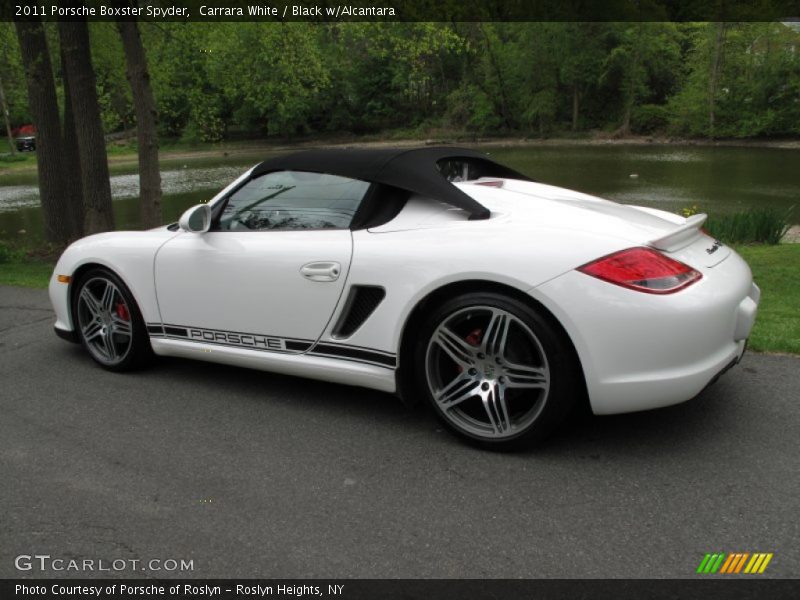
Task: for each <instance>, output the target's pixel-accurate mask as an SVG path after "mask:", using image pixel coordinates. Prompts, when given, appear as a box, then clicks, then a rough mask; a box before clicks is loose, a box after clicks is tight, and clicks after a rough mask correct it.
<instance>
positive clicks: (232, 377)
mask: <svg viewBox="0 0 800 600" xmlns="http://www.w3.org/2000/svg"><path fill="white" fill-rule="evenodd" d="M148 377H153V378H156V379H158V380H159V381H161V382H163V383H164V384H167V385H168V384H169V383H170V382H177V381H180V382H186V381H191V382H192V385H193V386H196V387H197V388H198V389H203V390H206V391H208V392H209V396H211V397H213V396H216V395H218V394H225V396H226V397H227V398H229V399H235V400H236V401H237V402H248V403H249V402H257V403H264V404H265V410H266V409H267V406H266V405H269V404H272V405H275V404H277V405H280V406H284V407H289V408H290V409H291V410H297V411H311V414H315V416H316V417H318V418H319V417H322V418H325V416H326V415H327V416H336V418H339V419H341V418H346V419H352V420H355V421H356V422H364V421H369V423H370V424H371V425H372V426H377V427H379V428H380V429H384V428H387V429H388V428H397V427H401V428H403V429H405V430H406V433H414V432H416V433H415V434H416V435H422V436H425V435H430V436H434V437H436V438H437V439H439V440H442V441H443V442H444V443H449V444H456V445H463V444H461V443H460V442H459V441H458V440H457V439H456V438H455V437H453V436H443V435H442V426H441V425H440V424H439V423H438V421H437V420H436V418H435V416H434V415H433V413H432V411H431V410H429V409H428V407H427V406H425V404H424V403H422V402H421V403H417V404H416V405H414V406H411V407H409V406H406V405H404V404H403V403H402V402H401V400H400V399H398V398H397V397H395V396H393V395H392V394H386V393H382V392H377V391H374V390H368V389H365V388H358V387H352V386H347V385H341V384H334V383H329V382H323V381H316V380H312V379H305V378H301V377H292V376H288V375H281V374H276V373H270V372H265V371H257V370H251V369H244V368H239V367H234V366H228V365H221V364H215V363H202V362H196V361H191V360H185V359H178V358H159V360H158V361H157V362H156V364H155V365H154V367H152V368H151V369H150V373H149V374H148ZM734 385H735V384H734V382H732V381H730V380H726V379H725V378H723V379H722V380H720V381H719V382H717V383H715V384H714V385H712V386H710V387H709V388H708V389H706V390H704V391H703V392H702V393H700V394H699V395H698V396H697V397H695V398H693V399H692V400H690V401H688V402H684V403H682V404H678V405H675V406H670V407H666V408H661V409H656V410H650V411H645V412H638V413H630V414H622V415H609V416H595V415H591V414H588V413H586V414H584V413H581V414H579V415H578V414H576V415H572V416H571V417H570V418H568V419H567V420H566V421H565V422H564V423H563V424H562V425H561V426H560V427H559V428H558V429H557V430H556V432H555V433H554V434H553V435H552V436H551V437H550V439H548V440H547V441H545V442H544V443H543V444H541V445H539V446H537V447H534V448H532V449H530V450H529V451H523V452H522V454H529V453H531V454H534V455H547V454H551V453H564V452H567V453H570V452H571V451H581V452H584V451H585V452H590V453H591V452H602V451H613V452H617V451H620V452H622V451H626V452H630V451H637V452H638V451H642V452H645V453H646V454H650V453H662V454H663V453H667V454H669V453H670V452H672V451H673V450H674V449H675V448H676V446H682V447H683V448H684V450H685V448H686V446H687V445H688V446H689V447H694V446H696V445H697V444H702V445H705V444H708V443H710V442H711V441H713V439H714V437H715V435H717V433H721V434H723V435H724V431H722V430H723V429H724V421H725V417H723V418H722V419H721V417H720V411H719V410H718V409H719V407H720V406H721V405H722V404H723V399H724V398H725V396H726V395H727V393H728V392H729V391H730V390H731V388H732V386H734ZM198 401H202V400H198ZM727 418H731V419H735V418H736V417H735V415H730V414H729V415H728V417H727Z"/></svg>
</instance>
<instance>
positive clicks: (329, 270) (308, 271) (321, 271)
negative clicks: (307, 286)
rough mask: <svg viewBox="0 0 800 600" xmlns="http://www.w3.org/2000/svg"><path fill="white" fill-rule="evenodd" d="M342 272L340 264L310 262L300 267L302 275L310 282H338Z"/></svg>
mask: <svg viewBox="0 0 800 600" xmlns="http://www.w3.org/2000/svg"><path fill="white" fill-rule="evenodd" d="M341 272H342V265H340V264H339V263H338V262H310V263H306V264H304V265H303V266H302V267H300V274H301V275H302V276H303V277H305V278H306V279H308V280H310V281H336V280H337V279H339V273H341Z"/></svg>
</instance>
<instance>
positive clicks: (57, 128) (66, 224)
mask: <svg viewBox="0 0 800 600" xmlns="http://www.w3.org/2000/svg"><path fill="white" fill-rule="evenodd" d="M15 25H16V30H17V38H18V39H19V46H20V50H21V52H22V63H23V65H24V66H25V79H26V82H27V87H28V104H29V105H30V109H31V114H32V115H33V120H34V124H35V125H36V166H37V170H38V173H39V198H40V201H41V203H42V216H43V218H44V235H45V239H46V240H47V241H49V242H53V243H56V244H64V243H67V242H68V241H70V239H72V238H73V237H77V232H74V231H72V227H71V225H70V224H71V223H72V217H71V213H70V206H69V205H68V199H67V197H66V196H65V195H64V194H63V192H64V185H65V181H66V177H65V176H66V172H65V170H64V168H63V164H62V162H61V160H62V154H63V152H62V139H61V122H60V120H59V114H58V100H57V99H56V86H55V84H54V83H53V69H52V66H51V64H50V51H49V49H48V47H47V38H46V37H45V33H44V27H42V23H41V21H18V22H16V23H15Z"/></svg>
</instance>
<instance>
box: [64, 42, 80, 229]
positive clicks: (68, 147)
mask: <svg viewBox="0 0 800 600" xmlns="http://www.w3.org/2000/svg"><path fill="white" fill-rule="evenodd" d="M61 80H62V81H63V83H64V160H63V161H62V162H63V165H64V169H65V173H66V174H67V177H66V181H65V187H64V194H65V195H66V196H67V198H68V200H69V206H70V209H71V210H70V214H71V215H72V226H73V228H74V230H75V232H76V234H77V237H81V236H83V231H84V229H83V220H84V219H83V215H84V211H83V186H82V184H81V181H82V179H83V178H82V177H81V159H80V154H79V152H78V138H77V133H76V132H75V115H74V113H75V111H74V109H73V108H72V93H71V91H70V86H69V77H67V69H66V67H65V65H64V55H63V53H62V55H61Z"/></svg>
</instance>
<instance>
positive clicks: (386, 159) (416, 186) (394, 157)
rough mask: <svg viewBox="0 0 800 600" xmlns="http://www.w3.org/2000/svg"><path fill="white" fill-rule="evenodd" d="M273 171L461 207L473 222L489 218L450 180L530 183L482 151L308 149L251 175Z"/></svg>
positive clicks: (274, 160)
mask: <svg viewBox="0 0 800 600" xmlns="http://www.w3.org/2000/svg"><path fill="white" fill-rule="evenodd" d="M274 171H310V172H313V173H328V174H330V175H340V176H342V177H349V178H351V179H360V180H362V181H368V182H371V183H374V184H381V185H383V186H390V187H392V188H396V189H398V190H405V191H406V192H411V193H414V194H419V195H421V196H426V197H428V198H433V199H435V200H440V201H441V202H445V203H447V204H450V205H452V206H456V207H458V208H461V209H463V210H465V211H467V212H468V213H469V215H470V218H471V219H488V218H489V210H488V209H487V208H486V207H485V206H482V205H481V204H480V203H478V202H476V201H475V200H474V199H473V198H471V197H470V196H468V195H467V194H465V193H464V192H462V191H461V190H460V189H458V188H457V187H456V186H454V185H453V184H452V183H451V179H452V178H453V176H457V177H460V178H461V179H462V180H463V179H466V178H469V179H477V178H479V177H502V178H508V179H522V180H525V181H530V178H528V177H526V176H525V175H522V174H521V173H518V172H517V171H515V170H513V169H510V168H509V167H506V166H504V165H501V164H499V163H496V162H494V161H493V160H491V159H490V158H488V157H487V156H486V155H485V154H483V153H481V152H476V151H475V150H469V149H467V148H448V147H426V148H410V149H409V148H391V149H387V148H381V149H329V150H306V151H302V152H296V153H294V154H287V155H285V156H276V157H275V158H270V159H269V160H265V161H264V162H262V163H261V164H260V165H258V166H257V167H255V169H253V173H252V176H253V177H257V176H259V175H263V174H264V173H271V172H274Z"/></svg>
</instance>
